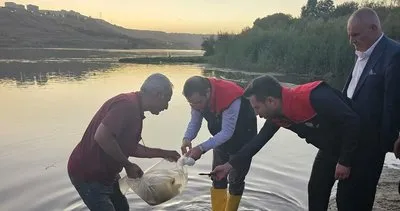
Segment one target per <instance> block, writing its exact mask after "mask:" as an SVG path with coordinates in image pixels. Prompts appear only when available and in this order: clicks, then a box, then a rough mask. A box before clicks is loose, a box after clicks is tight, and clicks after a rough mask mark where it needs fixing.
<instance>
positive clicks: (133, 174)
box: [125, 163, 143, 179]
mask: <svg viewBox="0 0 400 211" xmlns="http://www.w3.org/2000/svg"><path fill="white" fill-rule="evenodd" d="M125 171H126V175H127V176H128V177H129V178H132V179H136V178H141V177H142V176H143V171H142V169H141V168H140V167H139V166H138V165H136V164H134V163H131V164H129V165H127V166H125Z"/></svg>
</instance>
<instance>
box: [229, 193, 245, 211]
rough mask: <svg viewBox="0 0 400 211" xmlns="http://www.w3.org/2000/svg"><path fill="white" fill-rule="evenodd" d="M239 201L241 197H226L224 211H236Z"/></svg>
mask: <svg viewBox="0 0 400 211" xmlns="http://www.w3.org/2000/svg"><path fill="white" fill-rule="evenodd" d="M240 199H242V195H230V194H229V195H228V201H227V203H226V207H225V211H236V210H238V208H239V203H240Z"/></svg>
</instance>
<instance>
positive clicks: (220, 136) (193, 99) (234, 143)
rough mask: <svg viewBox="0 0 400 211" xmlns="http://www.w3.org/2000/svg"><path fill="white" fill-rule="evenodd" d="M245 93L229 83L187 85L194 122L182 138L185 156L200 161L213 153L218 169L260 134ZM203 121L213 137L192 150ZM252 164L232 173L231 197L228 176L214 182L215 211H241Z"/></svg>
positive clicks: (198, 81)
mask: <svg viewBox="0 0 400 211" xmlns="http://www.w3.org/2000/svg"><path fill="white" fill-rule="evenodd" d="M243 91H244V90H243V88H242V87H240V86H238V85H237V84H235V83H233V82H230V81H227V80H220V79H215V78H205V77H200V76H194V77H191V78H189V79H188V80H187V81H186V83H185V85H184V88H183V94H184V96H185V97H186V99H187V100H188V101H189V104H190V106H191V120H190V122H189V125H188V128H187V130H186V133H185V135H184V138H183V143H182V148H181V149H182V153H183V154H185V153H186V155H187V156H189V157H192V158H193V159H195V160H197V159H199V158H200V157H201V155H202V154H204V153H206V152H207V151H209V150H211V149H212V150H213V163H212V168H215V167H216V166H217V165H221V164H224V163H226V162H228V161H229V158H230V157H231V156H232V155H233V154H235V153H237V152H238V151H239V150H240V149H241V148H242V146H244V145H245V144H246V143H247V142H248V141H249V140H251V139H252V138H253V137H254V136H255V135H256V134H257V119H256V115H255V113H254V111H253V109H252V108H251V105H250V103H249V101H248V100H247V99H246V98H244V97H242V95H243ZM203 118H204V119H206V121H207V123H208V130H209V132H210V133H211V135H212V137H210V138H209V139H208V140H206V141H204V142H203V143H201V144H199V145H198V146H196V147H194V148H192V144H191V141H192V140H193V139H195V138H196V136H197V133H198V131H199V130H200V127H201V123H202V119H203ZM187 148H189V149H190V150H189V152H187V151H186V150H187ZM250 164H251V157H249V158H247V159H246V160H243V162H242V164H241V165H237V166H235V168H233V169H232V171H231V172H230V174H229V194H228V195H227V191H226V189H227V186H228V181H227V177H226V176H225V177H224V178H222V179H221V180H219V181H216V180H214V181H213V187H212V188H211V205H212V210H216V211H221V210H223V211H225V210H226V211H234V210H237V209H238V206H239V203H240V200H241V196H242V194H243V191H244V186H245V182H244V180H245V177H246V175H247V173H248V171H249V168H250Z"/></svg>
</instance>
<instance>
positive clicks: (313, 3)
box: [301, 0, 317, 18]
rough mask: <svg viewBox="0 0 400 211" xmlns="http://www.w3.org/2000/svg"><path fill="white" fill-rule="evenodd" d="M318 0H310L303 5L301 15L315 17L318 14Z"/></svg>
mask: <svg viewBox="0 0 400 211" xmlns="http://www.w3.org/2000/svg"><path fill="white" fill-rule="evenodd" d="M316 8H317V0H308V1H307V4H306V5H305V6H303V7H301V17H302V18H304V17H315V16H316V15H317V11H316Z"/></svg>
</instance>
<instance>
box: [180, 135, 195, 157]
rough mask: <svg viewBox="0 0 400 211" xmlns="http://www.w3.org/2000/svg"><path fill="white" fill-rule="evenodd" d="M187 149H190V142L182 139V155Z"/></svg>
mask: <svg viewBox="0 0 400 211" xmlns="http://www.w3.org/2000/svg"><path fill="white" fill-rule="evenodd" d="M187 148H189V150H191V149H192V142H190V141H189V140H187V139H183V140H182V146H181V150H182V155H184V154H186V153H187Z"/></svg>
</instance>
